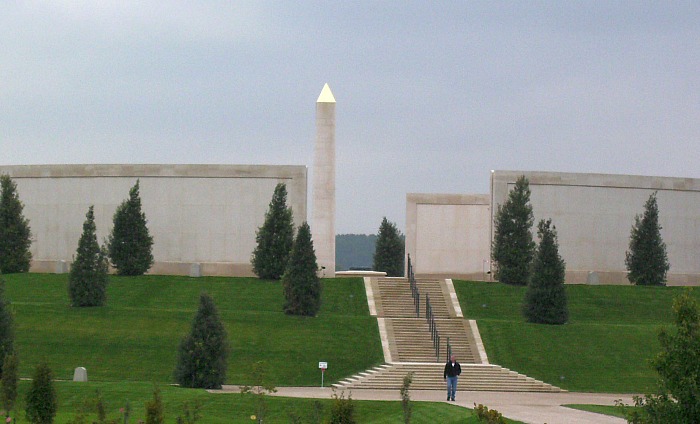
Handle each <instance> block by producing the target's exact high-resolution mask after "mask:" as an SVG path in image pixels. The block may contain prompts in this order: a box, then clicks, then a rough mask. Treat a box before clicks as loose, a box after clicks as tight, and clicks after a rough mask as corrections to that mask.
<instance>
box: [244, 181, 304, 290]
mask: <svg viewBox="0 0 700 424" xmlns="http://www.w3.org/2000/svg"><path fill="white" fill-rule="evenodd" d="M255 241H256V242H257V246H256V247H255V250H254V251H253V257H252V259H251V263H252V265H253V271H254V272H255V274H256V275H257V276H258V277H260V278H263V279H270V280H279V279H280V278H281V277H282V274H284V270H285V268H286V267H287V260H288V259H289V253H290V251H291V250H292V244H294V223H293V222H292V209H291V208H288V207H287V186H286V185H285V184H284V183H279V184H277V187H275V193H274V194H273V195H272V200H271V201H270V207H269V208H268V210H267V213H266V214H265V222H264V223H263V225H262V227H260V228H258V231H257V234H256V236H255Z"/></svg>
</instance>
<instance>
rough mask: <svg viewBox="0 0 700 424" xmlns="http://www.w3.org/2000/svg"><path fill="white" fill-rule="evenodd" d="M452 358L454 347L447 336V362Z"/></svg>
mask: <svg viewBox="0 0 700 424" xmlns="http://www.w3.org/2000/svg"><path fill="white" fill-rule="evenodd" d="M451 357H452V345H451V344H450V337H449V336H447V359H446V360H445V362H447V361H449V360H450V358H451Z"/></svg>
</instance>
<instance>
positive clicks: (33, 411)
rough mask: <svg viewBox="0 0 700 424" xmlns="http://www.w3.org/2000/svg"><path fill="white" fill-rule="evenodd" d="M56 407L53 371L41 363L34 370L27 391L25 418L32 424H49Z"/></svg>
mask: <svg viewBox="0 0 700 424" xmlns="http://www.w3.org/2000/svg"><path fill="white" fill-rule="evenodd" d="M57 409H58V400H57V397H56V389H55V388H54V386H53V373H52V372H51V368H49V366H48V365H47V364H45V363H41V364H39V365H38V366H37V367H36V369H35V371H34V375H33V377H32V385H31V387H30V388H29V392H27V407H26V412H27V420H29V422H31V423H34V424H51V423H53V420H54V417H55V416H56V411H57Z"/></svg>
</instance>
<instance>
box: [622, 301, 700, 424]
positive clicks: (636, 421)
mask: <svg viewBox="0 0 700 424" xmlns="http://www.w3.org/2000/svg"><path fill="white" fill-rule="evenodd" d="M673 315H674V324H675V329H673V330H668V329H662V330H661V331H660V333H659V342H660V344H661V352H660V353H659V354H658V355H657V356H656V357H655V358H654V359H653V360H652V361H651V364H652V367H653V368H654V369H655V370H656V372H658V374H659V393H657V394H648V395H645V396H644V397H641V396H635V397H634V403H635V405H634V406H635V408H629V407H627V405H624V404H622V403H619V402H618V405H619V406H621V407H622V410H623V411H624V413H625V415H626V417H627V420H628V422H630V423H633V424H665V423H698V422H700V390H699V388H700V309H698V303H697V301H696V300H695V298H694V297H693V296H692V295H691V294H690V289H688V290H686V291H685V292H684V293H682V294H681V295H680V296H678V297H677V298H676V299H675V300H674V302H673Z"/></svg>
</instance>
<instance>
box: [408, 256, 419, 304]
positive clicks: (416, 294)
mask: <svg viewBox="0 0 700 424" xmlns="http://www.w3.org/2000/svg"><path fill="white" fill-rule="evenodd" d="M406 273H407V274H408V284H409V285H410V286H411V297H412V298H413V305H414V306H415V307H416V318H420V293H419V292H418V285H417V284H416V276H415V274H414V273H413V265H411V255H408V268H407V272H406Z"/></svg>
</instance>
